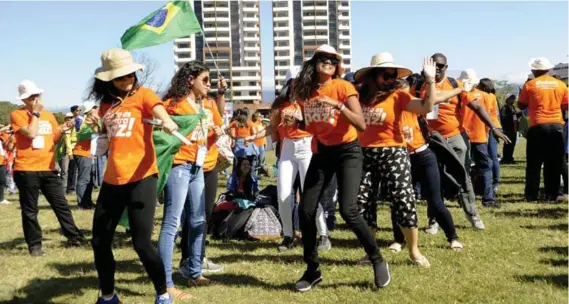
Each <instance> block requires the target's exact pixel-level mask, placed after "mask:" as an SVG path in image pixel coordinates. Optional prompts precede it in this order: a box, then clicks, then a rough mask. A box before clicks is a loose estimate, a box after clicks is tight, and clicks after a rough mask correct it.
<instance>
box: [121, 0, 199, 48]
mask: <svg viewBox="0 0 569 304" xmlns="http://www.w3.org/2000/svg"><path fill="white" fill-rule="evenodd" d="M200 31H201V26H200V23H199V22H198V19H197V18H196V15H195V14H194V11H193V10H192V7H191V4H190V1H187V0H186V1H172V2H168V4H166V5H164V6H163V7H161V8H159V9H158V10H156V11H154V12H152V13H151V14H150V15H148V16H146V17H144V19H142V20H141V21H140V22H138V23H137V24H136V25H134V26H132V27H130V28H129V29H128V30H126V32H125V33H124V34H123V35H122V37H121V43H122V48H123V49H125V50H134V49H140V48H144V47H149V46H153V45H158V44H162V43H166V42H168V41H172V40H174V39H176V38H180V37H185V36H189V35H191V34H193V33H198V32H200Z"/></svg>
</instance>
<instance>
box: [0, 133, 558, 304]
mask: <svg viewBox="0 0 569 304" xmlns="http://www.w3.org/2000/svg"><path fill="white" fill-rule="evenodd" d="M523 148H524V147H523V144H522V145H518V160H522V156H521V154H522V153H521V152H522V151H523ZM271 157H272V158H271ZM268 162H269V163H272V162H274V156H273V155H272V154H271V155H270V156H269V161H268ZM524 166H525V164H524V163H521V162H520V163H518V164H516V165H508V166H503V167H502V168H503V169H502V176H503V177H502V185H501V188H500V200H501V202H502V204H503V206H504V207H503V208H502V209H500V210H488V209H483V208H481V213H482V218H483V220H484V222H485V224H486V231H484V232H476V231H473V230H471V229H469V224H468V222H467V221H466V219H465V218H464V215H463V212H462V210H461V209H459V208H458V206H457V203H456V202H448V205H449V208H450V209H451V212H452V214H453V216H454V219H455V222H456V225H457V227H458V233H459V236H460V238H461V241H462V242H463V244H464V246H465V249H464V250H462V251H461V252H454V251H451V250H449V249H447V248H446V245H447V244H446V241H445V238H444V236H443V234H442V233H440V234H439V235H435V236H429V235H425V234H423V233H421V234H420V245H421V250H422V252H423V253H424V254H425V255H426V256H427V257H428V258H429V260H430V262H431V264H432V267H431V268H430V269H418V268H416V267H414V266H412V265H411V264H410V263H409V262H408V259H407V255H406V254H405V252H402V253H399V254H392V253H390V252H387V251H386V250H383V253H384V255H385V257H386V259H387V260H388V261H389V263H390V264H391V270H392V276H393V278H392V283H391V285H390V286H389V287H388V288H386V289H384V290H380V291H373V290H372V288H371V286H372V269H371V267H370V266H357V265H356V263H357V261H358V260H359V259H360V258H361V257H362V255H363V253H364V252H363V249H361V248H360V246H358V242H357V240H356V239H355V236H354V235H353V234H352V233H351V232H350V231H347V230H346V227H345V225H344V224H341V225H340V229H339V230H335V231H333V232H332V244H333V248H332V250H330V251H328V252H324V253H322V254H321V260H322V268H323V269H322V270H323V275H324V281H323V282H322V283H321V284H320V285H318V286H317V287H316V288H315V289H314V290H313V291H312V292H310V293H306V294H299V293H295V292H293V291H292V286H293V284H294V282H295V281H296V280H297V279H298V278H299V277H300V276H301V275H302V272H303V270H304V264H303V263H302V254H301V248H300V247H297V248H296V249H295V250H292V251H290V252H287V253H278V252H277V251H276V245H277V243H252V242H237V241H233V242H231V243H230V244H228V245H224V244H221V243H220V242H217V241H212V242H211V243H210V246H209V247H208V251H207V252H208V256H209V257H210V258H212V259H213V260H214V261H216V262H219V263H221V264H223V265H224V266H225V267H226V272H225V273H222V274H216V275H211V276H210V278H211V279H214V280H216V281H218V282H219V283H221V284H220V285H217V286H212V287H205V288H199V289H196V288H189V287H185V290H186V291H188V292H190V293H192V294H193V295H195V296H197V300H195V301H194V302H195V303H231V304H237V303H567V300H568V295H567V255H568V254H567V245H568V244H567V239H568V235H567V224H568V223H567V204H562V205H554V204H547V203H532V204H529V203H525V202H524V201H523V194H522V193H523V183H524ZM224 182H225V180H221V181H220V185H222V184H224ZM267 182H269V180H265V181H263V184H266V183H267ZM270 182H274V180H270ZM221 190H222V188H220V191H221ZM10 199H11V200H12V201H14V202H15V201H16V200H17V198H16V197H11V198H10ZM69 199H70V205H72V206H75V205H76V202H75V198H74V197H72V196H69ZM40 208H41V212H40V215H39V219H40V222H41V224H42V227H43V230H44V237H45V241H44V250H45V251H46V255H45V256H43V257H40V258H33V257H30V256H29V255H28V253H27V249H26V245H25V243H24V240H23V233H22V228H21V220H20V210H19V207H18V206H17V204H12V205H8V206H0V212H1V213H2V220H1V221H0V254H1V258H0V269H2V278H1V279H0V283H1V284H0V302H2V303H94V302H95V301H96V298H97V295H98V292H97V274H96V272H95V268H94V265H93V254H92V251H91V249H90V247H85V248H73V249H67V248H64V247H62V243H63V242H64V241H65V238H64V237H63V236H61V235H60V234H59V227H58V224H57V221H56V219H55V216H54V215H53V213H52V212H51V210H50V208H49V207H48V205H47V204H46V202H45V201H44V200H42V202H41V207H40ZM418 210H419V212H420V219H421V222H420V226H421V227H423V226H424V225H425V224H426V220H425V218H426V215H425V214H426V208H425V204H424V203H421V204H420V206H419V209H418ZM73 214H74V216H75V219H76V221H77V223H78V225H79V227H80V228H81V229H82V230H84V231H85V234H86V236H87V237H89V238H90V236H91V235H90V232H89V230H90V227H91V220H92V211H84V210H78V209H77V208H75V207H74V208H73ZM161 214H162V209H161V208H160V209H157V217H156V220H155V225H156V229H155V231H154V236H153V238H154V240H157V238H158V232H159V223H160V219H161ZM388 214H389V213H388V209H387V208H386V207H385V206H382V207H381V209H380V210H379V219H380V226H381V227H382V229H380V230H381V231H380V233H379V242H380V244H382V246H384V247H385V244H387V242H388V241H390V240H391V232H390V229H388V227H390V221H389V215H388ZM118 230H119V232H118V233H117V235H116V242H115V250H114V253H115V258H116V260H117V274H116V280H117V284H116V289H117V291H118V293H119V294H120V295H121V297H122V300H123V302H124V303H152V299H153V296H154V295H153V288H152V285H151V283H150V281H149V280H148V279H147V277H146V274H145V272H144V269H143V268H142V265H141V264H140V263H139V262H138V258H137V256H136V254H135V252H134V251H133V250H132V248H131V244H130V240H129V239H128V238H126V237H125V235H124V233H123V231H124V230H123V229H122V228H119V229H118ZM179 257H180V254H179V252H176V254H175V259H176V261H175V263H174V264H175V265H177V262H178V260H179ZM174 279H175V281H176V282H177V283H178V284H179V286H184V281H183V279H182V278H181V277H180V276H178V275H176V276H175V277H174Z"/></svg>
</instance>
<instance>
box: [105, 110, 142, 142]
mask: <svg viewBox="0 0 569 304" xmlns="http://www.w3.org/2000/svg"><path fill="white" fill-rule="evenodd" d="M113 115H114V116H113V118H112V119H111V123H110V124H109V125H108V127H110V129H111V132H110V133H111V136H113V137H114V136H116V137H130V136H131V135H132V127H133V126H134V122H135V121H136V118H135V117H131V116H132V114H131V113H130V112H119V113H115V114H113Z"/></svg>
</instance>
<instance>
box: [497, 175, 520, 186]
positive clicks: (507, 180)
mask: <svg viewBox="0 0 569 304" xmlns="http://www.w3.org/2000/svg"><path fill="white" fill-rule="evenodd" d="M500 184H502V185H525V184H526V179H525V177H523V176H503V177H500Z"/></svg>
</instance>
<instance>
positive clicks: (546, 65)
mask: <svg viewBox="0 0 569 304" xmlns="http://www.w3.org/2000/svg"><path fill="white" fill-rule="evenodd" d="M528 65H529V67H530V68H531V69H532V70H537V71H547V70H551V69H553V67H554V65H553V64H551V62H550V61H549V59H547V58H545V57H535V58H531V59H530V60H529V62H528Z"/></svg>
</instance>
